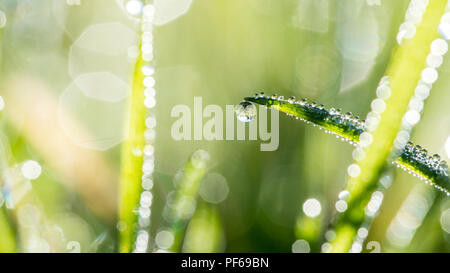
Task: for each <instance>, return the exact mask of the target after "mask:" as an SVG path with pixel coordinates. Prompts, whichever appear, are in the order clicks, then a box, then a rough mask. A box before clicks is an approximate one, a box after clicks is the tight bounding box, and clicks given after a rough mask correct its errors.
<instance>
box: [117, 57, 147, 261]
mask: <svg viewBox="0 0 450 273" xmlns="http://www.w3.org/2000/svg"><path fill="white" fill-rule="evenodd" d="M144 64H145V62H144V60H142V58H141V57H139V59H138V61H137V62H136V67H135V71H134V77H133V85H132V91H131V99H130V104H129V124H128V139H127V140H126V141H125V143H124V144H123V146H122V155H121V156H122V158H121V160H122V163H121V178H120V196H119V202H120V204H119V223H120V225H121V226H122V228H121V229H120V235H119V236H120V246H119V248H120V252H131V251H132V247H133V241H134V238H135V236H136V228H137V221H138V215H137V213H136V210H137V208H138V206H139V196H140V193H141V191H142V187H141V181H142V175H143V172H142V163H143V156H142V154H141V153H136V152H135V151H136V150H142V148H143V147H144V144H145V137H144V132H145V129H146V127H145V118H146V113H147V109H146V108H145V105H144V98H145V97H144V89H145V88H144V85H143V84H142V82H143V80H144V75H143V74H142V66H143V65H144Z"/></svg>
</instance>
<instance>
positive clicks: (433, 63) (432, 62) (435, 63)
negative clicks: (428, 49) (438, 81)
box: [427, 54, 443, 68]
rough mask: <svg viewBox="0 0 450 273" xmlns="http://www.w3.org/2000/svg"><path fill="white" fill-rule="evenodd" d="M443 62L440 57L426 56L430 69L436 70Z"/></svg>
mask: <svg viewBox="0 0 450 273" xmlns="http://www.w3.org/2000/svg"><path fill="white" fill-rule="evenodd" d="M442 61H443V58H442V55H435V54H428V56H427V65H428V66H429V67H432V68H438V67H439V66H441V64H442Z"/></svg>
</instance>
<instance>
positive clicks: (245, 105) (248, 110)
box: [235, 101, 256, 122]
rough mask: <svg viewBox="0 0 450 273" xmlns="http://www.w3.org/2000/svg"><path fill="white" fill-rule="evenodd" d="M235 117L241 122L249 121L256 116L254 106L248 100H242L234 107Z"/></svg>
mask: <svg viewBox="0 0 450 273" xmlns="http://www.w3.org/2000/svg"><path fill="white" fill-rule="evenodd" d="M235 112H236V117H237V118H238V119H239V120H240V121H242V122H250V121H252V120H253V119H254V118H255V117H256V106H255V105H254V104H253V103H251V102H248V101H243V102H241V103H239V105H237V106H236V108H235Z"/></svg>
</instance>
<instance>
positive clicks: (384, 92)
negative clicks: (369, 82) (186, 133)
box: [376, 85, 391, 100]
mask: <svg viewBox="0 0 450 273" xmlns="http://www.w3.org/2000/svg"><path fill="white" fill-rule="evenodd" d="M376 93H377V97H378V98H380V99H384V100H385V99H388V98H389V97H390V96H391V88H390V87H389V86H387V85H381V86H379V87H378V88H377V91H376Z"/></svg>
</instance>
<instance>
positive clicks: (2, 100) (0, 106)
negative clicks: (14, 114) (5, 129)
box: [0, 96, 5, 111]
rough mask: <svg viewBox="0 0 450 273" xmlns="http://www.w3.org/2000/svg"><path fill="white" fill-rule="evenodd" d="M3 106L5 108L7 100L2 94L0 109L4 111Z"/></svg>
mask: <svg viewBox="0 0 450 273" xmlns="http://www.w3.org/2000/svg"><path fill="white" fill-rule="evenodd" d="M3 108H5V100H4V99H3V97H2V96H0V111H2V110H3Z"/></svg>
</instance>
